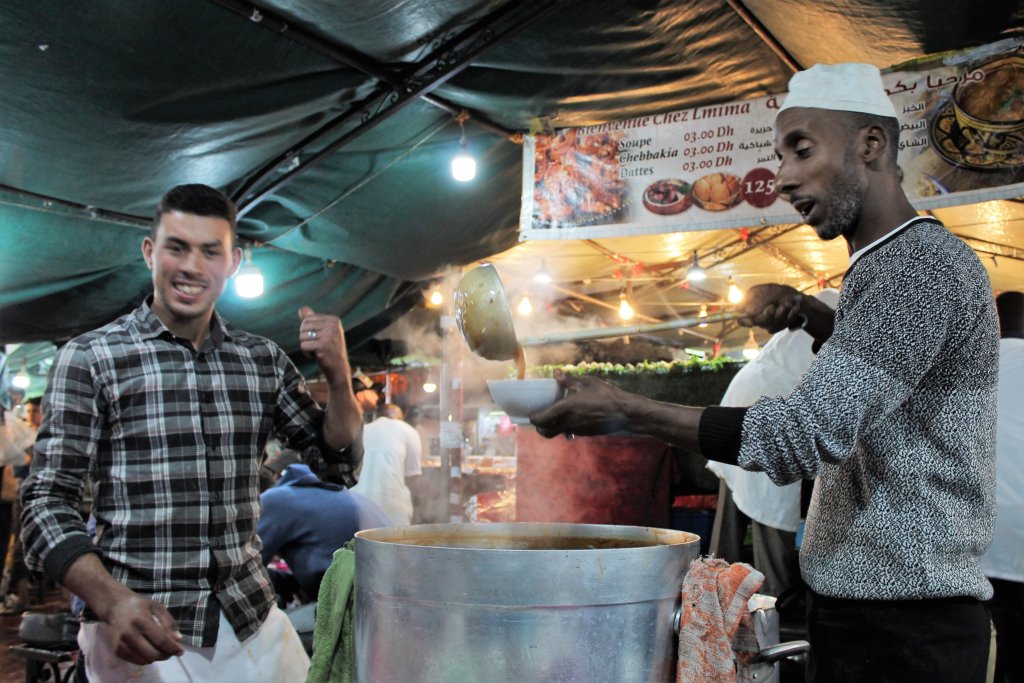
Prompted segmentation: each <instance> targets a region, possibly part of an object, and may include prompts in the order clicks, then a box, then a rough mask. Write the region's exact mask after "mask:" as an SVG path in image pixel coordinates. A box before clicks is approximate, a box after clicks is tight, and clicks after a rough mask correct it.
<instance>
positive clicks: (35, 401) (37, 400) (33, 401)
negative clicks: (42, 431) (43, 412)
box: [25, 396, 43, 408]
mask: <svg viewBox="0 0 1024 683" xmlns="http://www.w3.org/2000/svg"><path fill="white" fill-rule="evenodd" d="M25 404H26V405H30V406H35V407H36V408H38V407H39V406H41V405H43V397H42V396H33V397H32V398H30V399H29V400H27V401H25Z"/></svg>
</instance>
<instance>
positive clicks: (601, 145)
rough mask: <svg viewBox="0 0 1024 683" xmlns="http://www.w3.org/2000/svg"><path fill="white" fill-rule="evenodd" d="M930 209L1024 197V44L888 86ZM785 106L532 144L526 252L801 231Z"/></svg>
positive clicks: (909, 179) (702, 111) (888, 79)
mask: <svg viewBox="0 0 1024 683" xmlns="http://www.w3.org/2000/svg"><path fill="white" fill-rule="evenodd" d="M882 80H883V82H884V84H885V86H886V91H887V93H888V94H889V97H890V98H891V99H892V101H893V104H894V105H895V107H896V111H897V113H898V115H899V119H900V129H901V130H900V143H899V145H900V153H899V164H900V167H901V169H902V170H903V173H904V177H903V187H904V190H905V191H906V193H907V196H908V197H909V198H910V200H911V201H912V202H913V204H914V206H915V207H917V208H918V209H929V208H937V207H941V206H950V205H954V204H967V203H972V202H977V201H984V200H989V199H1005V198H1009V197H1017V196H1021V195H1024V40H1022V39H1017V38H1015V39H1009V40H1004V41H1000V42H998V43H995V44H992V45H987V46H984V47H980V48H975V49H972V50H967V51H962V52H956V53H944V54H942V55H938V56H934V57H927V58H923V59H920V60H916V61H914V62H911V63H908V64H903V65H900V66H898V67H894V68H893V69H889V70H887V71H885V72H883V74H882ZM784 98H785V95H784V94H780V95H772V96H769V97H762V98H758V99H752V100H743V101H738V102H730V103H725V104H717V105H709V106H705V107H698V108H695V109H687V110H683V111H675V112H669V113H663V114H653V115H651V116H644V117H641V118H637V119H630V120H627V121H616V122H612V123H603V124H599V125H594V126H585V127H582V128H568V129H563V130H559V131H556V132H555V133H554V134H552V135H531V136H527V137H526V139H525V144H524V148H525V151H524V153H525V158H524V164H523V201H522V212H521V216H520V239H522V240H529V239H584V238H597V237H616V236H624V235H638V234H650V233H661V232H678V231H685V230H711V229H719V228H732V227H740V226H751V225H768V224H773V223H796V222H799V220H800V219H799V215H798V214H797V212H796V211H794V210H793V208H792V207H791V206H790V205H789V203H787V202H786V201H784V200H782V199H780V198H779V196H778V194H777V192H776V190H775V171H776V170H777V168H778V162H777V161H776V158H775V152H774V149H773V135H774V132H775V131H774V122H775V117H776V115H777V114H778V109H779V106H780V105H781V103H782V101H783V99H784Z"/></svg>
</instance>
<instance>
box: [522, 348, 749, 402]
mask: <svg viewBox="0 0 1024 683" xmlns="http://www.w3.org/2000/svg"><path fill="white" fill-rule="evenodd" d="M743 365H744V364H743V363H742V362H740V361H735V360H732V359H731V358H726V357H721V358H715V359H712V360H700V359H697V358H693V359H691V360H687V361H679V360H677V361H641V362H639V363H579V364H577V365H561V364H555V365H539V366H533V367H531V368H529V369H528V370H527V373H526V374H527V376H528V377H550V376H551V375H552V373H553V372H554V371H555V370H562V371H563V372H565V373H566V374H567V375H593V376H594V377H597V378H598V379H602V380H604V381H606V382H609V383H610V384H614V385H615V386H617V387H620V388H621V389H625V390H626V391H629V392H632V393H634V394H640V395H641V396H646V397H647V398H652V399H654V400H656V401H667V402H669V403H679V404H682V405H690V406H706V405H715V404H717V403H718V402H719V401H720V400H721V398H722V394H724V393H725V390H726V388H727V387H728V386H729V382H730V381H731V380H732V378H733V377H734V376H735V375H736V373H737V372H738V371H739V369H740V368H741V367H743Z"/></svg>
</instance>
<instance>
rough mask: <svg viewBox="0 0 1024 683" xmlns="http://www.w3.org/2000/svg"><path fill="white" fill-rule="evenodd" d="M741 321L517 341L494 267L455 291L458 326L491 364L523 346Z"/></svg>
mask: <svg viewBox="0 0 1024 683" xmlns="http://www.w3.org/2000/svg"><path fill="white" fill-rule="evenodd" d="M738 317H740V314H739V313H736V312H728V313H713V314H711V315H708V316H706V317H703V318H699V317H697V316H687V317H683V318H676V319H675V320H668V321H665V322H661V323H645V324H642V325H626V326H623V327H599V328H595V329H591V330H572V331H569V332H554V333H551V334H545V335H537V336H533V337H526V338H525V339H516V328H515V324H514V322H513V320H512V310H511V309H510V308H509V306H508V297H506V296H505V288H504V287H503V286H502V284H501V278H500V277H498V271H497V270H495V268H494V266H492V265H489V264H488V265H484V266H478V267H477V268H474V269H473V270H471V271H469V272H467V273H466V274H465V275H463V276H462V279H461V280H459V284H458V285H456V287H455V322H456V323H458V326H459V330H460V331H461V332H462V336H463V337H464V338H465V340H466V343H467V344H468V345H469V348H470V349H471V350H472V351H473V353H475V354H477V355H478V356H482V357H483V358H487V359H488V360H509V359H512V358H515V357H516V352H517V348H518V347H520V346H522V347H528V346H545V345H548V344H564V343H567V342H578V341H589V340H592V339H609V338H612V337H625V336H627V335H633V334H648V333H651V332H664V331H666V330H679V329H685V328H688V327H697V326H698V325H703V324H707V323H720V322H726V321H728V320H734V319H736V318H738Z"/></svg>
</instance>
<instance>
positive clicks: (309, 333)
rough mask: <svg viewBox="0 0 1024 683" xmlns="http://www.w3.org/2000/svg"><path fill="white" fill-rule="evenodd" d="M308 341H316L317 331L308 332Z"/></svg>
mask: <svg viewBox="0 0 1024 683" xmlns="http://www.w3.org/2000/svg"><path fill="white" fill-rule="evenodd" d="M306 339H310V340H312V339H316V330H306Z"/></svg>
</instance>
